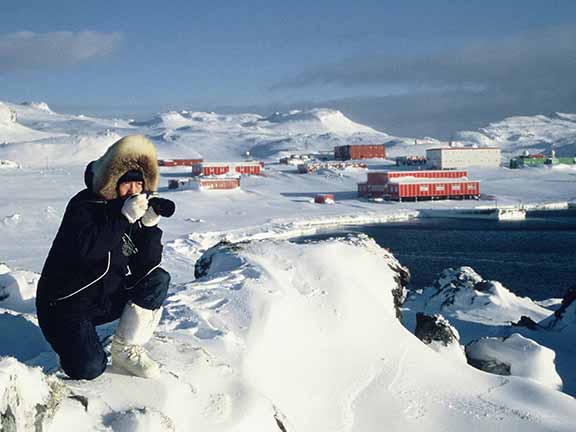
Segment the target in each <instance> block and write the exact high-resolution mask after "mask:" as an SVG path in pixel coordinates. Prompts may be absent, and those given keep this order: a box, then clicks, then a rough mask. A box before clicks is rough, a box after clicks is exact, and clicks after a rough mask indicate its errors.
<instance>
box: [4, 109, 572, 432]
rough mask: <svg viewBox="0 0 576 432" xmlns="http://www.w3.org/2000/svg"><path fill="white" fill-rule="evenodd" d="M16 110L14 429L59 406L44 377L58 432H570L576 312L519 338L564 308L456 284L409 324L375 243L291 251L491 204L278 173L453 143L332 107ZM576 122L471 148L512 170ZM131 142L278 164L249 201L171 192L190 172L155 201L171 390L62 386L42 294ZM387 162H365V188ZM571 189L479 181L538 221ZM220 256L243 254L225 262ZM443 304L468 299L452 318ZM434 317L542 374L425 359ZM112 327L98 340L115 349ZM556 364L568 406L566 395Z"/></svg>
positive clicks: (10, 369)
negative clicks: (348, 149)
mask: <svg viewBox="0 0 576 432" xmlns="http://www.w3.org/2000/svg"><path fill="white" fill-rule="evenodd" d="M2 106H3V107H5V108H6V109H4V111H3V113H4V114H1V113H0V115H1V117H0V120H1V121H0V159H1V160H2V161H10V163H8V162H6V164H2V165H9V166H11V167H13V168H15V167H16V166H19V167H20V169H2V170H0V176H1V177H2V190H3V194H4V196H5V197H7V198H8V199H4V200H2V201H1V202H0V239H1V240H2V241H0V262H2V263H5V264H1V265H0V298H2V300H0V358H1V360H0V401H4V402H1V403H3V404H4V405H1V404H0V412H2V413H4V414H5V413H6V406H7V404H8V402H5V401H6V400H7V399H6V395H7V394H8V391H7V389H8V387H7V385H6V383H8V382H10V383H13V385H12V384H10V386H9V388H10V389H11V390H10V392H11V393H10V394H11V395H12V396H14V395H15V394H18V395H19V396H18V397H19V398H20V400H21V401H23V403H22V404H21V405H19V406H20V408H21V409H22V411H18V412H19V413H20V414H18V415H19V416H21V417H19V418H20V419H22V420H21V421H29V419H31V418H33V415H32V414H31V413H32V411H34V409H35V408H34V407H35V405H36V404H37V403H41V404H44V403H46V400H45V398H47V397H48V395H49V394H50V390H49V389H50V388H52V387H51V386H52V385H53V384H48V381H47V380H46V377H49V378H50V379H51V380H54V382H56V383H58V385H59V386H62V389H63V390H62V391H65V392H66V394H67V395H68V396H67V397H64V398H60V399H59V401H58V403H55V409H54V412H53V413H52V414H53V415H52V414H51V415H50V417H51V420H50V426H49V427H48V428H47V429H46V430H53V431H62V430H75V431H77V430H87V431H88V430H90V431H92V430H119V431H133V430H176V431H180V430H202V431H208V432H210V431H221V432H225V431H226V432H227V431H244V430H256V431H260V430H282V428H284V430H286V431H289V432H291V431H308V430H314V431H334V430H338V431H355V432H357V431H358V432H362V431H373V430H380V429H382V428H383V427H385V428H386V429H387V430H402V431H406V432H410V431H418V432H420V431H435V430H440V429H442V430H448V431H460V430H464V429H466V430H471V431H488V430H494V429H500V430H511V431H514V430H518V431H520V430H522V431H528V432H530V431H543V430H555V431H571V430H573V423H574V422H573V413H574V409H575V408H576V406H575V402H574V399H573V398H572V397H571V396H569V395H574V394H576V373H574V372H572V369H573V360H574V358H576V352H574V349H573V348H572V347H574V346H575V344H574V336H573V335H574V330H573V322H575V321H576V320H575V319H574V318H573V317H574V316H576V312H574V310H573V309H568V310H567V311H566V314H565V318H564V320H565V321H564V322H563V325H560V324H558V325H557V326H556V327H555V328H550V329H549V330H542V329H540V330H537V331H532V330H529V329H526V328H520V327H513V326H511V322H517V321H518V320H519V319H520V317H521V316H522V315H526V316H529V317H531V318H532V319H534V320H535V321H537V322H547V321H546V320H550V319H551V317H550V315H551V314H552V310H551V309H549V308H551V307H556V306H557V305H558V300H554V301H552V300H551V301H550V302H544V303H543V302H540V304H536V303H534V302H532V301H531V300H530V299H527V298H521V297H518V296H516V295H514V294H513V293H511V292H510V291H508V290H507V289H506V287H504V286H502V284H500V283H499V282H497V281H493V282H489V283H488V281H483V280H482V277H481V276H480V275H478V274H476V273H475V272H474V271H473V270H472V269H469V270H465V271H464V273H463V274H466V275H467V276H466V277H464V279H463V281H461V282H462V283H460V284H459V285H458V287H457V288H458V289H455V288H454V287H452V288H450V287H449V285H450V283H452V282H453V281H454V278H453V276H454V274H455V273H452V274H451V275H452V276H450V275H445V277H444V278H443V279H442V282H440V284H439V287H441V289H440V290H438V287H436V288H429V289H427V290H425V291H424V292H423V293H422V295H419V296H418V295H414V296H412V297H411V298H410V299H409V301H408V302H407V303H406V304H405V305H404V309H405V310H404V321H403V323H401V322H400V321H399V320H398V319H397V318H396V307H395V304H394V298H393V291H394V290H397V289H398V284H397V279H398V274H397V273H396V270H394V265H393V263H394V262H397V261H395V259H394V258H393V256H392V255H391V254H390V253H389V252H387V251H385V250H383V249H381V248H380V247H379V246H378V245H376V243H375V242H374V241H373V240H371V239H368V238H366V237H363V236H360V237H348V238H345V239H329V240H326V241H323V242H313V243H303V244H296V243H291V242H289V241H287V240H286V239H289V238H292V237H297V236H301V235H304V234H314V233H315V232H316V231H317V230H318V229H320V228H325V227H329V226H338V225H345V224H369V223H385V222H390V221H394V220H406V219H409V218H413V217H418V216H419V213H420V211H421V210H423V209H427V208H441V209H449V208H454V207H463V208H471V207H475V206H477V205H478V204H479V203H478V202H463V201H458V202H454V201H446V202H418V203H389V202H379V201H376V200H373V201H369V200H362V199H358V198H357V196H356V184H357V183H359V182H362V181H365V180H366V173H367V170H365V169H355V168H354V169H352V168H351V169H346V170H343V171H337V170H325V171H322V172H316V173H314V174H310V175H302V174H297V173H296V170H295V168H294V167H293V166H286V165H279V164H277V163H276V162H277V159H278V158H279V157H280V156H282V155H285V154H289V153H313V152H315V151H320V150H324V151H326V150H331V149H332V147H333V146H334V145H341V144H354V143H359V144H374V143H385V142H388V143H390V144H389V150H390V151H389V152H388V154H389V155H390V156H394V155H408V154H417V153H423V151H424V150H425V148H428V147H438V146H442V145H445V144H446V143H443V142H441V141H438V140H434V139H430V138H424V139H420V138H419V139H418V144H414V138H407V137H393V136H389V135H387V134H385V133H384V132H380V131H375V130H373V129H371V128H368V127H366V126H363V125H360V124H357V123H354V122H352V121H351V120H349V119H347V118H346V117H345V115H344V114H343V113H341V112H338V111H335V110H329V109H323V108H318V109H314V110H308V111H292V112H288V113H277V114H274V115H271V116H267V117H266V116H260V115H256V114H249V113H248V114H229V115H222V114H217V113H202V112H196V111H193V110H180V111H171V112H167V113H159V114H158V115H157V116H155V117H154V118H152V119H149V120H144V121H139V122H135V121H133V120H129V119H102V118H96V117H90V116H84V115H67V114H60V113H57V112H54V111H52V110H50V108H49V107H48V105H47V104H46V103H28V104H25V105H21V104H12V103H7V102H6V103H3V105H2ZM13 113H15V115H14V114H13ZM575 118H576V115H574V114H558V115H556V116H552V117H546V119H547V120H546V119H544V118H542V117H533V118H524V119H523V120H522V121H521V122H519V121H517V120H514V119H506V120H504V121H503V122H501V123H498V124H493V125H489V126H488V127H487V128H485V130H481V131H478V132H475V133H462V134H461V136H460V137H459V139H461V140H462V141H466V140H467V141H477V142H476V143H477V144H478V145H488V144H490V145H498V146H500V147H501V148H502V149H503V150H504V151H505V152H509V154H512V153H514V152H516V151H520V149H523V148H524V147H530V146H531V145H533V144H534V143H535V141H536V140H539V139H541V138H542V137H545V138H546V139H547V140H548V141H546V143H548V144H550V145H551V144H552V143H555V144H556V146H557V148H558V149H560V147H562V148H564V149H567V148H568V147H569V144H566V143H567V142H568V139H569V137H570V136H571V134H572V133H574V127H573V126H570V125H571V124H573V123H574V121H575ZM525 127H528V128H529V129H530V131H531V133H532V135H530V136H528V135H526V136H524V135H523V136H521V137H519V138H518V139H516V138H515V136H514V133H515V132H514V131H515V130H516V129H522V128H525ZM128 134H144V135H146V136H148V137H149V138H150V139H152V140H153V141H154V142H155V144H156V146H157V148H158V153H159V156H160V157H161V158H179V157H182V158H196V157H202V158H204V159H205V160H206V161H217V160H226V161H240V160H243V159H244V157H245V155H246V152H250V154H251V155H252V156H253V157H256V158H258V159H264V160H265V162H266V166H265V170H264V176H262V177H245V176H244V177H242V180H241V181H242V184H241V189H240V190H235V191H196V190H190V189H184V190H169V189H168V188H167V183H168V180H170V179H174V178H185V177H186V176H187V175H188V171H189V170H188V169H186V168H163V169H162V170H161V175H162V177H161V184H160V190H159V192H160V194H161V196H163V197H165V198H169V199H172V200H174V201H175V202H176V205H177V212H176V214H175V215H174V216H173V217H172V218H169V219H164V220H162V222H161V227H162V228H163V230H164V232H165V234H164V243H165V247H164V256H163V267H164V268H166V269H167V270H168V271H170V273H171V275H172V286H171V289H170V292H169V298H168V299H167V301H166V304H165V311H164V315H163V317H162V321H161V324H160V327H159V330H158V332H157V334H156V336H155V337H154V339H153V340H152V341H151V342H150V343H149V344H148V349H149V350H150V352H151V354H152V356H153V357H154V358H156V359H158V360H159V361H160V363H161V365H162V371H163V372H162V376H161V377H160V378H159V379H158V380H143V379H140V378H135V377H129V376H125V375H122V374H120V373H118V372H117V371H114V370H113V369H112V368H111V369H110V370H109V371H108V372H107V373H106V374H105V375H103V376H102V377H99V378H98V379H96V380H94V381H90V382H88V381H71V380H63V378H64V376H63V375H62V373H61V372H59V371H58V359H57V357H56V356H55V354H54V353H53V352H52V351H51V350H50V348H49V346H48V345H47V343H46V342H45V341H44V340H43V337H42V334H41V332H40V330H39V328H38V326H37V320H36V316H35V310H34V290H35V287H36V283H37V280H38V275H39V273H40V272H41V270H42V265H43V263H44V259H45V257H46V255H47V252H48V249H49V247H50V244H51V242H52V240H53V238H54V235H55V233H56V231H57V229H58V226H59V223H60V220H61V218H62V215H63V212H64V209H65V206H66V204H67V202H68V200H69V198H70V197H71V196H72V195H74V194H75V193H76V192H78V191H79V190H80V189H82V188H83V171H84V167H85V165H86V163H87V162H89V161H91V160H93V159H95V158H97V157H99V156H100V155H101V154H103V153H104V151H105V149H106V148H107V147H108V146H109V145H110V144H111V143H113V142H114V141H115V140H117V139H118V138H120V137H122V136H125V135H128ZM478 134H481V135H482V136H480V135H478ZM483 137H487V138H483ZM488 140H489V141H488ZM565 151H566V150H565ZM390 165H391V164H390V162H389V161H382V160H373V161H369V162H368V172H370V171H375V170H382V169H389V168H390ZM575 175H576V170H575V168H574V167H541V168H534V169H522V170H509V169H506V168H503V167H500V168H472V169H470V170H469V177H470V178H471V179H478V180H480V181H481V182H482V190H483V193H485V194H486V196H489V197H490V198H489V199H488V200H487V201H485V202H483V203H480V204H486V205H489V204H491V203H492V202H493V201H494V200H498V203H499V204H518V203H519V202H522V203H524V204H526V205H527V206H532V207H533V208H535V207H542V206H544V205H549V204H551V203H555V204H554V205H558V203H561V204H562V205H564V206H567V203H568V202H570V201H574V200H575V198H576V184H575V182H574V176H575ZM327 193H329V194H333V195H334V197H335V200H334V201H335V202H334V203H333V204H332V205H326V206H320V205H316V204H314V203H313V198H314V197H315V196H316V195H317V194H327ZM221 241H227V242H229V243H231V245H230V246H220V247H217V248H214V246H215V245H216V244H217V243H219V242H221ZM201 257H203V258H202V259H203V260H206V259H207V258H208V257H211V264H210V265H209V266H208V268H206V269H205V271H204V273H202V272H200V273H198V274H197V275H195V274H194V265H195V263H196V262H197V261H198V259H200V258H201ZM431 282H432V281H431ZM483 282H486V283H484V284H483V285H480V286H483V289H482V290H480V289H479V286H477V284H478V283H483ZM455 286H456V285H455ZM447 298H452V299H453V300H454V301H453V302H452V303H450V304H447V303H446V304H445V303H444V301H445V300H446V299H447ZM575 307H576V306H575ZM421 310H422V311H425V312H427V313H432V314H433V313H442V314H443V315H444V316H445V317H446V319H447V320H448V321H449V322H450V325H452V326H453V328H454V329H455V331H456V333H459V334H460V336H461V338H462V343H468V342H470V341H471V340H475V339H479V338H481V337H499V338H503V337H508V339H510V337H509V336H510V335H511V334H513V333H518V335H522V336H518V337H515V338H512V339H511V340H512V341H514V340H516V339H518V340H520V339H519V338H520V337H522V338H524V339H525V340H523V341H522V343H518V344H516V345H515V347H516V348H517V349H518V350H520V349H523V348H522V347H524V348H526V349H529V348H530V349H532V351H531V352H533V353H535V354H534V356H533V357H532V363H529V364H527V365H525V367H526V368H527V369H525V370H522V369H518V370H517V369H515V368H514V367H513V369H514V371H515V373H513V376H510V377H501V376H496V375H493V374H486V373H483V372H480V371H478V370H476V369H474V368H472V367H471V366H469V365H467V364H466V362H465V361H464V359H463V357H462V348H461V347H460V344H459V343H455V344H452V345H450V346H449V347H446V346H440V345H437V344H436V343H433V344H431V345H428V346H427V345H425V344H424V343H422V342H421V341H420V340H418V339H417V338H416V337H415V336H414V335H412V334H411V333H410V331H409V330H413V321H414V314H415V313H416V312H418V311H421ZM571 320H572V321H571ZM114 327H115V324H114V323H112V324H108V325H106V326H102V327H101V328H100V329H99V332H100V336H101V339H102V340H105V341H108V342H107V344H108V343H109V339H108V337H109V336H110V335H111V334H112V333H113V331H114ZM456 329H457V330H456ZM509 343H510V342H509ZM512 348H513V347H511V346H507V347H506V350H508V351H506V350H503V349H501V348H499V349H498V354H499V355H500V357H502V358H503V357H504V356H505V355H508V357H509V358H510V359H511V360H510V361H511V364H512V363H513V364H514V365H516V364H519V363H520V360H519V359H520V356H519V354H518V355H516V354H513V353H514V351H513V349H512ZM550 349H553V350H554V351H555V358H554V357H551V355H552V354H554V353H551V352H550ZM504 352H507V353H508V354H503V353H504ZM508 357H507V358H508ZM554 364H555V367H556V370H557V373H558V374H559V376H560V377H561V379H562V380H563V382H564V387H563V391H564V392H566V393H568V394H569V395H567V394H566V393H562V392H559V391H556V390H555V388H557V386H556V387H554V385H555V384H553V383H554V382H556V383H557V381H554V380H555V378H554V376H553V374H552V372H551V371H552V369H553V367H554ZM34 366H41V367H42V368H43V372H42V371H41V370H40V369H37V368H34ZM518 367H520V368H521V366H518ZM6 377H10V378H6ZM535 379H536V380H537V381H539V382H544V383H545V385H542V384H540V383H539V382H536V381H535ZM11 401H14V399H11ZM10 404H11V407H14V406H16V405H15V404H14V403H13V402H10ZM85 404H87V408H86V407H85ZM25 419H28V420H25ZM19 421H20V420H19ZM280 425H282V426H280ZM19 430H25V429H24V428H20V429H19Z"/></svg>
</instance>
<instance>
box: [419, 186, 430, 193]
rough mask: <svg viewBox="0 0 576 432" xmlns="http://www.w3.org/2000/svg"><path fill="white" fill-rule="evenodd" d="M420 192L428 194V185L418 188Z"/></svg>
mask: <svg viewBox="0 0 576 432" xmlns="http://www.w3.org/2000/svg"><path fill="white" fill-rule="evenodd" d="M420 192H428V185H423V186H420Z"/></svg>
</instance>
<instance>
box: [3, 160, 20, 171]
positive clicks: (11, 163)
mask: <svg viewBox="0 0 576 432" xmlns="http://www.w3.org/2000/svg"><path fill="white" fill-rule="evenodd" d="M4 168H11V169H14V168H21V166H20V164H19V163H17V162H14V161H11V160H5V159H0V169H4Z"/></svg>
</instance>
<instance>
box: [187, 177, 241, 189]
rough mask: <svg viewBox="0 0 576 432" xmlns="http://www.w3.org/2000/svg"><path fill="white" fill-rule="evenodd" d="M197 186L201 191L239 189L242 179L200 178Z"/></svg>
mask: <svg viewBox="0 0 576 432" xmlns="http://www.w3.org/2000/svg"><path fill="white" fill-rule="evenodd" d="M197 186H198V188H199V189H237V188H239V187H240V177H200V178H199V179H198V180H197Z"/></svg>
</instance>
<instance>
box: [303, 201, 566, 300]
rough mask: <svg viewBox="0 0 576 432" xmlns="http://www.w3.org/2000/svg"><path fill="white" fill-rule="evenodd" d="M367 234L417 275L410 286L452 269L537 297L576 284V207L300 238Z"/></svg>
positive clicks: (559, 294)
mask: <svg viewBox="0 0 576 432" xmlns="http://www.w3.org/2000/svg"><path fill="white" fill-rule="evenodd" d="M351 232H363V233H366V234H368V235H369V236H370V237H372V238H374V239H375V240H376V242H377V243H378V244H379V245H380V246H383V247H385V248H388V249H390V250H391V251H392V252H393V253H394V255H395V256H396V258H398V259H399V260H400V262H401V263H402V264H403V265H405V266H407V267H408V268H409V269H410V272H411V273H412V281H411V285H410V288H415V289H416V288H422V287H424V286H426V285H430V284H431V283H432V282H433V281H434V279H435V277H436V275H437V274H438V273H439V272H440V271H441V270H443V269H445V268H448V267H459V266H470V267H472V268H473V269H474V270H476V272H477V273H479V274H480V275H481V276H482V277H483V278H484V279H490V280H497V281H500V282H502V284H503V285H504V286H506V287H507V288H508V289H510V290H511V291H513V292H514V293H516V294H518V295H522V296H529V297H531V298H533V299H546V298H551V297H562V295H563V294H564V292H565V291H566V290H567V289H568V288H569V287H571V286H576V209H570V210H558V211H545V212H529V213H528V216H527V218H526V221H519V222H499V221H488V220H464V219H417V220H412V221H407V222H394V223H388V224H381V225H367V226H350V227H344V228H340V229H338V230H333V231H325V232H321V233H319V234H317V235H314V236H310V237H303V238H300V239H298V240H297V241H301V240H311V239H325V238H328V237H335V236H343V235H346V234H347V233H351Z"/></svg>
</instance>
